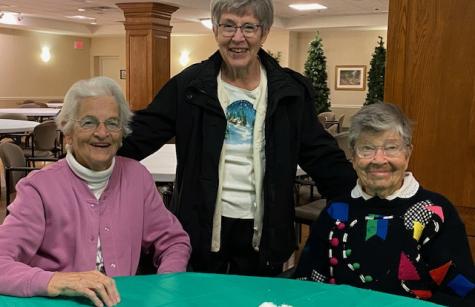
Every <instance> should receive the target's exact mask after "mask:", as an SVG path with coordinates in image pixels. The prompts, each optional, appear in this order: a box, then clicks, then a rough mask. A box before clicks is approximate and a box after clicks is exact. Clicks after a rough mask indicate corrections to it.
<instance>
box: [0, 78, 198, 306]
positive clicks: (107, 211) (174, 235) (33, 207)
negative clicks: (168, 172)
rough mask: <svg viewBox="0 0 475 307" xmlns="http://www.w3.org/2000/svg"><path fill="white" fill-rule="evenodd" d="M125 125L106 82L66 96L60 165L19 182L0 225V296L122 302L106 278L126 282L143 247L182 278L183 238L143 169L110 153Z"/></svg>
mask: <svg viewBox="0 0 475 307" xmlns="http://www.w3.org/2000/svg"><path fill="white" fill-rule="evenodd" d="M130 117H131V112H130V111H129V109H128V105H127V102H126V101H125V98H124V96H123V94H122V92H121V90H120V88H119V86H118V85H117V84H116V83H115V82H114V81H113V80H111V79H109V78H105V77H97V78H93V79H90V80H83V81H79V82H77V83H75V84H74V85H73V86H72V87H71V89H70V90H69V91H68V93H67V94H66V96H65V101H64V106H63V108H62V110H61V112H60V114H59V115H58V117H57V119H56V122H57V125H58V127H59V128H60V129H61V130H62V132H63V133H64V136H65V142H66V146H67V155H66V158H65V159H62V160H59V161H58V162H56V163H54V164H51V165H48V166H47V167H45V168H43V169H42V170H40V171H36V172H33V173H31V174H30V175H29V176H28V177H26V178H24V179H23V180H21V181H20V182H19V183H18V185H17V196H16V199H15V201H14V202H13V203H12V204H11V205H10V206H9V208H8V209H9V213H10V214H9V215H8V216H7V218H6V219H5V221H4V223H3V225H1V226H0V293H1V294H7V295H14V296H59V295H65V296H83V297H86V298H88V299H90V300H91V301H92V303H93V304H94V305H95V306H104V305H106V306H113V305H116V304H117V303H119V302H120V295H119V293H118V291H117V288H116V286H115V283H114V280H113V279H112V278H111V277H113V276H119V275H134V274H135V273H136V271H137V267H138V263H139V258H140V253H141V250H144V249H149V248H151V249H153V250H154V264H155V266H156V267H157V273H159V274H160V273H169V272H180V271H185V269H186V266H187V263H188V259H189V256H190V242H189V238H188V235H187V234H186V232H185V231H184V230H183V228H182V227H181V225H180V223H179V222H178V220H177V219H176V218H175V216H174V215H172V214H171V213H170V212H169V211H168V210H167V209H166V208H165V206H164V204H163V201H162V199H161V197H160V195H159V193H158V192H157V189H156V187H155V184H154V182H153V179H152V177H151V175H150V174H149V173H148V172H147V170H146V169H145V168H144V167H143V166H142V165H141V164H140V163H138V162H136V161H133V160H130V159H127V158H123V157H116V155H115V154H116V152H117V150H118V148H119V147H120V146H121V142H122V138H123V137H124V136H125V135H126V134H127V133H128V132H129V129H128V123H129V120H130Z"/></svg>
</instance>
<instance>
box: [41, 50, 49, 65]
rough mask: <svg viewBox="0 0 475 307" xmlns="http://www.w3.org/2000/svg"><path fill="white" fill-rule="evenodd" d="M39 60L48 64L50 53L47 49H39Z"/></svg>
mask: <svg viewBox="0 0 475 307" xmlns="http://www.w3.org/2000/svg"><path fill="white" fill-rule="evenodd" d="M40 57H41V60H42V61H43V62H45V63H48V62H49V60H51V52H50V50H49V47H46V46H44V47H41V56H40Z"/></svg>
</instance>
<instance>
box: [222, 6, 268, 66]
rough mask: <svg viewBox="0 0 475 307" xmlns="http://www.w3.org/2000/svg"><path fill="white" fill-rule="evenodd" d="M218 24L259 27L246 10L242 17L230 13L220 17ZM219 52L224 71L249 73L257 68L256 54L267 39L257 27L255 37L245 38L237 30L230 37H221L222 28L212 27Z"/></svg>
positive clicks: (240, 31)
mask: <svg viewBox="0 0 475 307" xmlns="http://www.w3.org/2000/svg"><path fill="white" fill-rule="evenodd" d="M219 24H227V25H235V26H242V25H244V24H255V25H259V20H258V19H257V18H256V17H255V16H254V14H253V13H252V11H250V10H248V11H247V12H246V13H245V14H244V15H243V16H239V15H236V14H233V13H230V12H225V13H223V14H222V15H221V18H220V20H219ZM213 32H214V35H215V39H216V42H217V43H218V47H219V52H220V54H221V56H222V58H223V61H224V65H226V69H229V70H231V71H234V72H237V73H239V71H249V70H250V69H252V68H256V67H259V61H258V58H257V52H258V51H259V49H260V47H261V46H262V44H263V43H264V42H265V40H266V38H267V34H268V33H266V32H263V29H262V27H261V26H259V27H258V29H257V31H256V33H255V35H253V36H252V37H245V36H244V35H243V33H242V30H240V29H237V30H236V33H234V35H233V36H231V37H225V36H224V35H223V28H222V27H219V26H214V27H213Z"/></svg>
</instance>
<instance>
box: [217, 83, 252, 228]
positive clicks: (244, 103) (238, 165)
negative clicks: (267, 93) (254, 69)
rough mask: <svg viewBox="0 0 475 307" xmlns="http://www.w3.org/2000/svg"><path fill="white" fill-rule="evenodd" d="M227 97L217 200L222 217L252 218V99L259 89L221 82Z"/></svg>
mask: <svg viewBox="0 0 475 307" xmlns="http://www.w3.org/2000/svg"><path fill="white" fill-rule="evenodd" d="M223 87H224V90H225V92H226V94H227V96H228V98H229V104H228V106H227V108H226V110H225V114H226V119H227V128H226V134H225V140H224V146H226V151H225V152H226V155H225V157H224V172H223V173H224V176H223V177H224V178H223V189H222V194H221V201H222V205H223V211H222V215H223V216H226V217H232V218H240V219H253V218H254V213H255V212H254V204H255V202H256V192H255V175H254V163H253V136H254V122H255V120H256V100H257V99H258V97H259V96H260V90H261V87H260V86H258V87H257V88H256V89H254V90H252V91H249V90H245V89H241V88H238V87H235V86H233V85H231V84H229V83H226V82H223Z"/></svg>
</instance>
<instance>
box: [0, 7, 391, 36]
mask: <svg viewBox="0 0 475 307" xmlns="http://www.w3.org/2000/svg"><path fill="white" fill-rule="evenodd" d="M315 1H318V3H320V4H322V5H325V6H327V7H328V9H326V10H321V11H307V12H299V11H295V10H293V9H290V8H289V7H288V5H289V4H292V3H313V2H315ZM315 1H313V0H274V1H273V2H274V7H275V22H274V28H276V29H284V30H299V31H308V30H314V29H316V28H329V27H335V28H342V27H345V28H348V27H351V28H353V27H356V28H377V29H381V28H385V27H386V26H387V11H388V3H389V0H315ZM119 2H129V3H130V2H147V0H0V12H2V11H3V12H5V11H9V12H14V13H20V16H21V18H15V20H14V22H15V23H16V24H8V25H7V24H4V22H5V20H6V18H5V15H4V17H3V18H0V27H13V28H20V29H28V30H38V31H43V32H52V33H61V34H73V35H84V36H96V35H97V36H100V35H113V34H120V33H123V31H124V29H123V25H122V22H123V21H124V16H123V13H122V11H121V10H120V9H119V8H118V7H117V6H116V5H115V3H119ZM148 2H160V3H164V4H170V5H173V6H177V7H179V9H178V10H177V11H176V12H175V13H173V15H172V20H171V24H172V26H173V31H172V35H180V34H182V35H185V34H199V33H208V32H209V30H208V29H206V28H204V27H203V26H201V24H199V20H200V19H202V18H208V17H210V14H209V3H210V1H209V0H186V1H185V0H166V1H148ZM78 9H84V10H85V11H83V12H80V11H78ZM0 15H1V13H0ZM75 15H83V16H87V17H90V18H92V19H88V20H74V19H70V18H68V17H66V16H75ZM18 19H21V21H18ZM91 22H94V23H95V24H91Z"/></svg>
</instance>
